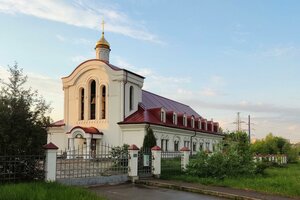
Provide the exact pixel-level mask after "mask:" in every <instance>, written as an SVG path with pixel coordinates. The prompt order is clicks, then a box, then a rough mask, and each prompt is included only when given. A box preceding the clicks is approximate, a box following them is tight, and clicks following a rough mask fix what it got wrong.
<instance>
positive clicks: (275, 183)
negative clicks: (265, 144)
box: [169, 163, 300, 197]
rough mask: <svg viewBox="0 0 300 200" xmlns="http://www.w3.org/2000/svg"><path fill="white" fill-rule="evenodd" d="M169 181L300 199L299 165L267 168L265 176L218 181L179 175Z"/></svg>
mask: <svg viewBox="0 0 300 200" xmlns="http://www.w3.org/2000/svg"><path fill="white" fill-rule="evenodd" d="M169 179H173V180H174V179H175V180H182V181H186V182H193V183H201V184H205V185H215V186H225V187H232V188H239V189H247V190H255V191H260V192H265V193H270V194H277V195H283V196H289V197H300V163H298V164H289V165H288V166H287V167H281V168H269V169H267V170H266V174H265V175H256V176H251V177H232V178H225V179H223V180H220V179H213V178H199V177H192V176H186V175H181V176H172V177H169Z"/></svg>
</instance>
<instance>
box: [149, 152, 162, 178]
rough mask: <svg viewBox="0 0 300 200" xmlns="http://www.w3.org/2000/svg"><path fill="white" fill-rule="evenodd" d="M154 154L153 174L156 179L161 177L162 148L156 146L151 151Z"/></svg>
mask: <svg viewBox="0 0 300 200" xmlns="http://www.w3.org/2000/svg"><path fill="white" fill-rule="evenodd" d="M151 152H152V174H153V175H154V176H155V177H156V178H159V177H160V173H161V148H160V147H159V146H154V147H152V149H151Z"/></svg>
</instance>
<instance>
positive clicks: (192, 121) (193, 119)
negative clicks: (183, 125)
mask: <svg viewBox="0 0 300 200" xmlns="http://www.w3.org/2000/svg"><path fill="white" fill-rule="evenodd" d="M191 127H192V128H195V118H194V117H193V116H192V117H191Z"/></svg>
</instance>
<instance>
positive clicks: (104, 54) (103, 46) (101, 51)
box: [95, 21, 110, 63]
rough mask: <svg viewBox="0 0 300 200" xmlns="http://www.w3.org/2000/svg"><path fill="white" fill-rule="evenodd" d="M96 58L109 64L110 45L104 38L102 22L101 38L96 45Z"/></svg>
mask: <svg viewBox="0 0 300 200" xmlns="http://www.w3.org/2000/svg"><path fill="white" fill-rule="evenodd" d="M95 50H96V58H97V59H99V60H102V61H104V62H107V63H109V53H110V44H109V42H108V41H107V40H106V39H105V37H104V21H102V36H101V38H100V40H98V42H97V43H96V46H95Z"/></svg>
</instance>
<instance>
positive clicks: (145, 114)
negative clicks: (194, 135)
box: [119, 90, 220, 134]
mask: <svg viewBox="0 0 300 200" xmlns="http://www.w3.org/2000/svg"><path fill="white" fill-rule="evenodd" d="M162 108H163V109H164V110H165V111H166V122H162V121H161V117H160V115H161V109H162ZM172 112H175V113H177V124H174V123H173V117H171V115H172ZM183 115H186V116H187V126H184V125H183V123H182V122H183ZM192 116H193V117H194V119H195V120H194V124H195V126H194V128H193V127H192V125H191V118H192ZM198 119H201V121H202V122H203V123H206V122H207V123H208V124H210V125H211V126H212V122H211V121H207V120H206V119H203V118H202V117H201V116H200V115H199V114H198V113H197V112H196V111H194V110H193V109H192V108H191V107H189V106H187V105H185V104H182V103H179V102H177V101H174V100H171V99H168V98H165V97H162V96H159V95H156V94H153V93H151V92H148V91H145V90H143V91H142V102H141V103H140V104H139V107H138V110H137V111H136V112H135V113H133V114H132V115H130V116H128V117H127V118H126V119H125V120H124V121H122V122H119V124H141V123H148V124H154V125H161V126H167V127H172V128H179V129H185V130H191V131H201V132H205V133H211V134H220V133H219V132H218V130H217V129H218V127H216V128H214V129H213V128H212V127H210V129H209V130H204V129H199V126H198V125H197V123H198ZM213 124H214V125H216V126H218V123H217V122H216V123H213ZM202 127H204V126H202Z"/></svg>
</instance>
